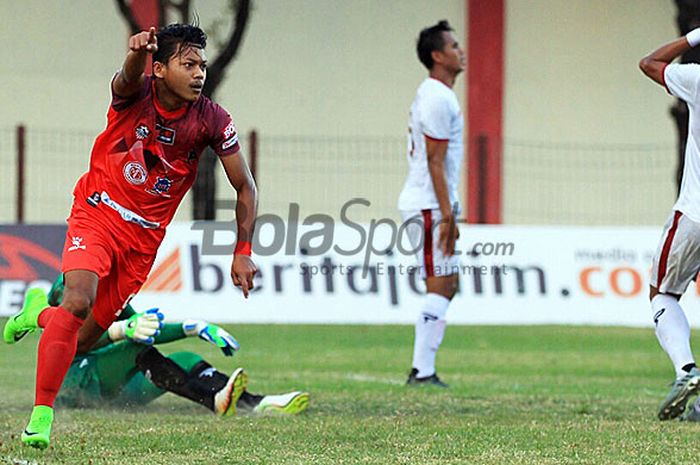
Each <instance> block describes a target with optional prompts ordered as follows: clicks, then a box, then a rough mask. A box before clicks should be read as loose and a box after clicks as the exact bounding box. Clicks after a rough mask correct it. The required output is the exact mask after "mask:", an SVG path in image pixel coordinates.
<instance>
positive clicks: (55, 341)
mask: <svg viewBox="0 0 700 465" xmlns="http://www.w3.org/2000/svg"><path fill="white" fill-rule="evenodd" d="M51 313H52V314H53V316H52V318H51V319H50V321H49V323H48V325H47V326H46V329H44V333H43V334H42V335H41V339H40V340H39V355H38V359H37V364H36V397H35V402H34V405H48V406H49V407H53V403H54V401H55V400H56V396H57V395H58V390H59V389H60V388H61V384H62V383H63V378H65V377H66V373H67V372H68V368H70V364H71V362H72V361H73V357H75V352H76V349H77V346H78V330H79V329H80V327H81V326H82V325H83V323H84V322H85V321H84V320H81V319H80V318H78V317H77V316H75V315H73V314H72V313H70V312H69V311H68V310H66V309H64V308H63V307H54V308H53V311H52V312H51Z"/></svg>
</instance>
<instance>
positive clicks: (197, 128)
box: [9, 24, 257, 448]
mask: <svg viewBox="0 0 700 465" xmlns="http://www.w3.org/2000/svg"><path fill="white" fill-rule="evenodd" d="M206 39H207V37H206V34H205V33H204V32H203V31H202V30H201V29H200V28H198V27H196V26H191V25H183V24H174V25H170V26H168V27H166V28H164V29H162V30H161V31H159V32H158V33H156V29H155V28H150V30H148V31H144V32H140V33H138V34H135V35H133V36H131V37H130V38H129V51H128V52H127V55H126V59H125V60H124V65H123V66H122V68H121V70H120V71H119V72H118V73H117V74H116V75H115V77H114V78H113V80H112V85H111V87H112V102H111V105H110V107H109V111H108V113H107V128H106V129H105V130H104V132H102V134H100V135H99V136H98V137H97V139H96V140H95V144H94V146H93V149H92V154H91V156H90V168H89V170H88V172H87V173H85V174H84V175H83V176H82V177H81V178H80V179H79V180H78V183H77V184H76V186H75V189H74V191H73V195H74V200H73V207H72V209H71V213H70V217H69V218H68V234H67V237H66V244H65V247H64V250H63V259H62V271H63V273H64V276H65V294H64V298H63V301H62V303H61V305H60V306H56V307H47V308H45V309H44V310H43V311H42V312H40V313H39V314H38V315H36V314H35V315H29V314H26V315H23V314H19V315H17V316H15V317H14V318H13V319H12V320H11V322H12V323H11V324H10V328H9V329H10V330H11V332H13V333H14V335H15V338H18V337H21V336H22V335H23V332H25V331H28V330H31V329H33V328H36V327H37V326H38V327H42V328H44V333H43V334H42V337H41V340H40V342H39V348H38V361H37V374H36V397H35V406H34V410H33V411H32V416H31V419H30V421H29V424H28V426H27V428H26V429H25V431H24V432H23V434H22V441H23V442H24V443H25V444H29V445H31V446H34V447H39V448H45V447H47V446H48V444H49V441H50V434H51V424H52V422H53V405H54V400H55V399H56V395H57V394H58V391H59V389H60V387H61V383H62V381H63V379H64V377H65V375H66V372H67V371H68V368H69V367H70V364H71V362H72V360H73V357H74V356H75V354H76V347H77V342H78V333H79V332H80V341H81V346H82V345H85V346H86V347H90V346H92V344H93V343H94V342H95V341H96V340H97V339H98V338H99V337H100V335H101V334H102V333H103V332H104V331H105V330H106V329H107V328H108V327H109V326H110V324H111V323H112V322H113V321H114V320H115V318H116V317H117V315H119V313H120V311H121V309H122V308H124V307H125V305H126V304H127V303H128V302H129V299H130V298H131V297H132V296H133V295H135V294H136V293H137V292H138V290H139V288H140V287H141V285H142V284H143V282H144V281H145V279H146V277H147V275H148V273H149V271H150V269H151V266H152V264H153V260H154V258H155V256H156V251H157V249H158V246H159V245H160V243H161V241H162V239H163V236H164V235H165V228H166V226H167V225H168V224H169V223H170V221H171V220H172V218H173V216H174V214H175V211H176V209H177V207H178V205H179V204H180V202H181V200H182V198H183V196H184V195H185V193H186V192H187V190H188V189H189V188H190V186H191V185H192V183H193V182H194V179H195V175H196V171H197V162H198V159H199V156H200V154H201V153H202V151H203V150H204V149H205V148H206V147H211V148H213V149H214V151H215V152H216V153H217V154H218V156H219V158H220V159H221V163H222V165H223V167H224V170H225V172H226V175H227V177H228V179H229V181H230V183H231V185H232V186H233V187H234V189H236V191H237V193H238V203H237V207H236V221H237V227H238V233H237V235H238V236H237V244H236V248H235V251H234V253H233V262H232V265H231V277H232V279H233V283H234V284H235V285H236V286H240V287H241V289H242V291H243V294H244V296H245V297H246V298H247V297H248V293H249V291H250V289H252V288H253V277H254V276H255V273H256V272H257V269H256V266H255V263H254V262H253V260H252V259H251V257H250V243H251V239H252V234H253V227H254V222H255V217H256V208H257V190H256V187H255V183H254V181H253V178H252V176H251V174H250V171H249V169H248V167H247V165H246V162H245V160H244V158H243V156H242V154H241V152H240V145H239V143H238V134H237V133H236V128H235V126H234V124H233V122H232V121H231V117H230V116H229V114H228V113H227V112H226V111H225V110H224V109H223V108H221V107H220V106H219V105H217V104H216V103H214V102H212V101H211V100H209V99H208V98H207V97H205V96H202V95H201V94H202V89H203V86H204V81H205V79H206V75H207V68H206V67H207V58H206V55H205V52H204V49H205V47H206ZM149 54H151V55H152V57H153V76H146V75H145V69H146V63H147V58H148V55H149Z"/></svg>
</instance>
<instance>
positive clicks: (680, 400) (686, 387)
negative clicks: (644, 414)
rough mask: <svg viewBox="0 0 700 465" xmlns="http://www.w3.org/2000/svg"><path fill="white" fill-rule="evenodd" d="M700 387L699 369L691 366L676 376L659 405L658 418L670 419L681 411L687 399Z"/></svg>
mask: <svg viewBox="0 0 700 465" xmlns="http://www.w3.org/2000/svg"><path fill="white" fill-rule="evenodd" d="M699 389H700V370H698V369H697V368H692V369H691V370H690V371H689V372H688V373H687V374H686V375H684V376H682V377H680V378H678V379H677V380H676V381H675V382H674V383H673V387H672V388H671V392H669V393H668V395H667V396H666V398H665V399H664V401H663V402H662V403H661V406H660V407H659V414H658V416H659V420H662V421H664V420H671V419H673V418H676V417H677V416H678V415H680V414H681V413H683V411H684V410H685V404H686V403H687V402H688V399H689V398H690V397H691V396H692V395H693V394H695V393H696V392H698V390H699Z"/></svg>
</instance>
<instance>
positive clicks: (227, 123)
mask: <svg viewBox="0 0 700 465" xmlns="http://www.w3.org/2000/svg"><path fill="white" fill-rule="evenodd" d="M209 114H210V116H209V118H210V121H208V124H207V125H208V126H209V127H210V128H211V130H212V134H211V143H210V146H211V148H212V149H213V150H214V152H216V154H217V155H219V156H220V157H225V156H227V155H233V154H234V153H236V152H238V151H240V150H241V145H240V143H239V142H238V131H237V130H236V126H235V125H234V124H233V120H232V119H231V115H229V114H228V112H227V111H226V110H224V109H223V108H221V107H220V106H219V105H217V104H215V103H213V102H212V103H211V107H210V111H209Z"/></svg>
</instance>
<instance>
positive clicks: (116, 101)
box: [109, 71, 152, 111]
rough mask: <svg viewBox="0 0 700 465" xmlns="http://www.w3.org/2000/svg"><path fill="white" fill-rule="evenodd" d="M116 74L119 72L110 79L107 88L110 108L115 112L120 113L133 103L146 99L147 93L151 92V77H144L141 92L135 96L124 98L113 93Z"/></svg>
mask: <svg viewBox="0 0 700 465" xmlns="http://www.w3.org/2000/svg"><path fill="white" fill-rule="evenodd" d="M118 74H119V71H117V73H116V74H115V75H114V77H113V78H112V82H111V83H110V85H109V87H110V91H111V92H112V108H114V109H115V110H116V111H122V110H124V109H126V108H128V107H129V106H131V105H132V104H133V103H134V102H138V101H139V100H141V99H143V98H144V97H146V95H148V93H149V91H150V90H151V80H152V78H151V76H146V77H145V79H144V80H143V86H141V90H140V91H139V92H138V93H137V94H134V95H132V96H130V97H126V98H124V97H120V96H118V95H117V94H115V93H114V80H115V79H116V78H117V75H118Z"/></svg>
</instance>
